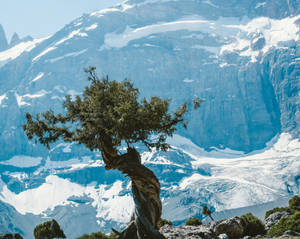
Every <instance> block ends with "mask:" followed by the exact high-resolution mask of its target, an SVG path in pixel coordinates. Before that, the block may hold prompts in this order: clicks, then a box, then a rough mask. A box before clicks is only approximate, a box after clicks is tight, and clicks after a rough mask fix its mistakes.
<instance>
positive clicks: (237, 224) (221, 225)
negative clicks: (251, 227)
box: [211, 217, 244, 239]
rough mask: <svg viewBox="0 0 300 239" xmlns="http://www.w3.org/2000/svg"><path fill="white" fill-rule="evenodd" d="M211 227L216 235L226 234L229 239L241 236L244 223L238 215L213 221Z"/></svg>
mask: <svg viewBox="0 0 300 239" xmlns="http://www.w3.org/2000/svg"><path fill="white" fill-rule="evenodd" d="M211 228H212V230H213V232H214V233H215V234H216V235H217V236H218V235H221V234H226V235H227V236H228V237H229V238H230V239H237V238H241V237H243V235H244V225H243V223H242V220H241V218H239V217H233V218H229V219H226V220H222V221H219V222H214V223H212V224H211Z"/></svg>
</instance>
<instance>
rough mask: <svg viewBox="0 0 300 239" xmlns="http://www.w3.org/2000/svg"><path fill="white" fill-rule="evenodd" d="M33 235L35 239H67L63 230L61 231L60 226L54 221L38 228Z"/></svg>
mask: <svg viewBox="0 0 300 239" xmlns="http://www.w3.org/2000/svg"><path fill="white" fill-rule="evenodd" d="M33 234H34V238H35V239H44V238H49V239H52V238H66V235H65V234H64V232H63V230H61V229H60V226H59V224H58V223H57V221H55V220H54V219H53V220H52V221H47V222H44V223H42V224H40V225H38V226H36V227H35V228H34V231H33Z"/></svg>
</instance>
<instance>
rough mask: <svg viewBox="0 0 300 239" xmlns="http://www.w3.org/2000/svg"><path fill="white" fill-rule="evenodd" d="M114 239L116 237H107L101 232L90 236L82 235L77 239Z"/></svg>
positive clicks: (114, 235)
mask: <svg viewBox="0 0 300 239" xmlns="http://www.w3.org/2000/svg"><path fill="white" fill-rule="evenodd" d="M116 238H117V236H116V234H114V233H112V234H110V235H109V236H107V235H105V234H104V233H102V232H94V233H92V234H90V235H88V234H84V235H83V236H81V237H78V238H77V239H116Z"/></svg>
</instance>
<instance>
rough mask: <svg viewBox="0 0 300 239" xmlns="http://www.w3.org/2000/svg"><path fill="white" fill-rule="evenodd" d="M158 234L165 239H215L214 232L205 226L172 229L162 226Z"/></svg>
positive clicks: (171, 227) (168, 226) (172, 227)
mask: <svg viewBox="0 0 300 239" xmlns="http://www.w3.org/2000/svg"><path fill="white" fill-rule="evenodd" d="M159 231H160V233H161V234H163V235H164V236H165V237H166V238H167V239H216V238H218V237H217V236H216V235H215V234H214V232H213V231H212V230H211V229H210V228H209V227H207V226H205V225H200V226H181V227H174V226H171V225H164V226H163V227H161V228H160V230H159Z"/></svg>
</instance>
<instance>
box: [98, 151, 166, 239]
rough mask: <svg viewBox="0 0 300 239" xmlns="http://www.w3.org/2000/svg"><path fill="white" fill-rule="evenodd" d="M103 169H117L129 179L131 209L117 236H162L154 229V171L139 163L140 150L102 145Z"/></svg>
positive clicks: (156, 207) (153, 238)
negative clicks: (126, 223)
mask: <svg viewBox="0 0 300 239" xmlns="http://www.w3.org/2000/svg"><path fill="white" fill-rule="evenodd" d="M102 149H103V150H102V157H103V160H104V162H105V164H106V169H118V170H120V171H121V172H122V173H124V174H126V175H128V176H129V177H130V178H131V181H132V193H133V199H134V203H135V210H134V213H133V215H132V218H131V221H130V222H129V224H128V226H127V228H126V229H125V230H123V231H122V232H120V233H118V234H119V237H118V238H119V239H156V238H157V239H165V237H164V236H163V235H161V234H160V233H159V232H158V230H157V226H156V225H157V222H158V220H159V219H160V216H161V210H162V206H161V201H160V183H159V181H158V179H157V178H156V176H155V175H154V173H153V172H152V171H151V170H150V169H148V168H146V167H145V166H144V165H142V164H141V158H140V154H139V153H138V152H137V151H136V150H135V149H134V148H128V149H127V153H125V154H122V155H118V154H117V153H116V151H115V150H114V149H113V148H109V149H108V148H107V147H102Z"/></svg>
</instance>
